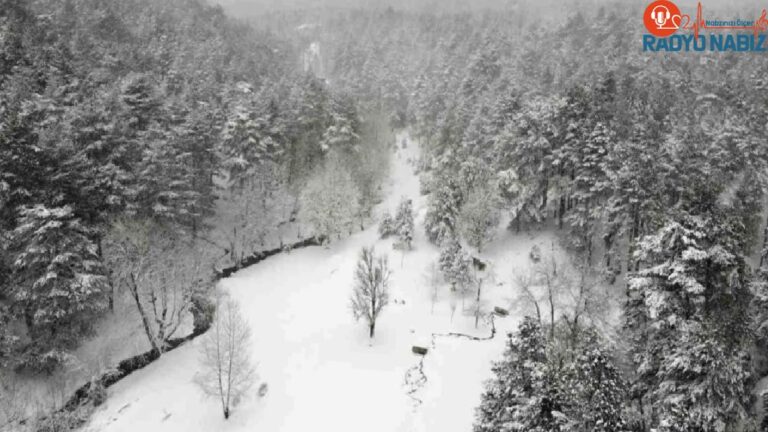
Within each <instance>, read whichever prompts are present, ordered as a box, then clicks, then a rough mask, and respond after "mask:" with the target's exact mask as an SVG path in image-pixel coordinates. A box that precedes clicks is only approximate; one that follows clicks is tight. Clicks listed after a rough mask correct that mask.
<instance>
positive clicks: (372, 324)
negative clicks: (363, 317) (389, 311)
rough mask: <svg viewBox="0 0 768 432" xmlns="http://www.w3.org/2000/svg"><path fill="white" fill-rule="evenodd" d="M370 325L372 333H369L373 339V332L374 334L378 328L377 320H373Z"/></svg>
mask: <svg viewBox="0 0 768 432" xmlns="http://www.w3.org/2000/svg"><path fill="white" fill-rule="evenodd" d="M368 327H369V329H370V334H369V337H370V338H371V339H373V334H374V332H375V330H376V322H375V321H373V322H371V324H370V325H369V326H368Z"/></svg>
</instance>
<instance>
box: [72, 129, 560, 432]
mask: <svg viewBox="0 0 768 432" xmlns="http://www.w3.org/2000/svg"><path fill="white" fill-rule="evenodd" d="M404 138H405V139H407V140H409V145H408V146H407V148H406V149H399V150H398V152H397V154H396V155H395V156H394V157H393V158H392V172H391V180H390V184H388V185H387V187H388V196H387V199H386V200H385V201H384V203H382V205H381V206H380V207H379V209H378V211H379V213H380V212H381V211H383V210H384V209H389V210H390V211H394V210H395V208H396V206H397V203H398V202H399V200H400V197H401V196H407V197H409V198H411V199H413V201H414V208H415V212H416V224H417V233H416V238H415V241H414V244H415V247H414V250H413V251H410V252H406V253H405V254H404V255H403V254H402V253H401V252H399V251H395V250H393V249H392V244H391V241H390V240H387V241H380V240H378V238H377V235H376V227H375V226H372V227H370V228H368V229H367V230H365V231H363V232H359V233H356V234H355V235H353V236H351V237H350V238H348V239H346V240H343V241H341V242H338V243H336V244H334V245H332V246H331V247H330V248H329V249H326V248H322V247H312V248H306V249H301V250H296V251H292V252H290V253H287V254H282V255H279V256H275V257H272V258H269V259H268V260H266V261H264V262H262V263H260V264H257V265H255V266H253V267H251V268H248V269H244V270H242V271H240V272H238V273H236V274H235V275H234V276H233V277H231V278H228V279H226V280H223V281H221V284H222V287H223V289H225V290H226V291H228V292H229V293H230V295H231V296H232V297H233V298H235V299H236V300H237V301H238V302H239V303H240V305H241V306H242V309H243V312H244V314H245V315H246V316H247V318H248V320H249V323H250V325H251V327H252V329H253V337H254V353H253V354H254V358H255V359H256V360H257V361H258V362H259V364H258V371H259V375H260V380H261V381H262V382H266V383H267V384H268V385H269V393H268V394H267V395H266V396H265V397H264V398H259V397H257V396H256V395H255V393H256V391H255V389H254V391H253V393H254V394H253V395H252V396H251V397H249V398H247V399H246V400H244V401H243V402H242V403H241V404H240V405H239V406H238V407H236V408H235V412H234V415H233V416H232V417H231V418H230V419H229V420H228V421H224V420H223V418H222V416H221V412H220V407H219V406H218V405H217V401H216V400H215V399H211V398H205V397H204V396H203V395H202V394H201V392H200V391H199V390H198V388H197V387H196V386H195V385H194V383H193V381H192V380H193V377H194V375H195V372H196V371H197V370H198V349H199V343H200V342H199V340H198V341H194V342H192V343H190V344H188V345H187V346H184V347H181V348H179V349H177V350H175V351H173V352H170V353H168V354H167V355H165V356H164V357H163V358H162V359H160V360H159V361H157V362H155V363H154V364H152V365H150V366H148V367H147V368H145V369H143V370H141V371H138V372H136V373H134V374H132V375H131V376H129V377H128V378H126V379H124V380H123V381H121V382H119V383H118V384H116V385H115V386H113V387H111V388H110V389H109V399H108V400H107V402H106V403H105V404H104V406H102V407H101V408H99V409H98V411H97V412H96V414H95V415H94V417H93V419H92V421H91V422H90V424H89V425H88V427H87V429H88V430H92V431H109V432H118V431H126V432H127V431H169V432H171V431H173V432H175V431H178V432H182V431H183V432H190V431H204V432H210V431H268V432H274V431H285V432H306V431H337V432H346V431H349V432H353V431H361V430H364V431H366V432H378V431H381V432H393V431H435V432H453V431H456V432H460V431H461V432H468V431H470V430H471V425H472V420H473V416H474V407H475V406H476V405H477V404H478V402H479V400H480V399H479V398H480V394H481V391H482V383H483V381H484V380H485V379H486V378H487V377H488V376H489V374H490V369H489V368H490V362H491V361H492V360H494V359H496V358H498V356H499V354H500V353H501V351H502V350H503V346H504V339H505V336H504V335H505V333H506V331H508V330H511V329H512V328H513V327H514V325H515V323H516V322H517V321H518V319H519V315H518V314H513V315H514V316H510V317H507V318H500V319H497V320H496V326H497V329H498V333H497V335H496V337H495V338H493V339H492V340H489V341H472V340H469V339H466V338H455V337H438V338H435V339H434V341H435V345H434V346H431V341H432V339H433V338H432V334H433V333H448V332H461V333H467V334H473V335H477V336H480V337H484V336H487V335H488V334H489V333H490V327H489V326H488V325H487V323H482V322H481V324H480V325H479V327H478V328H475V325H474V324H475V320H474V317H473V316H470V315H469V314H463V313H462V302H461V300H460V299H457V298H456V297H455V296H452V295H450V293H449V292H448V289H447V288H446V287H444V286H442V287H440V290H439V292H438V296H437V301H436V303H435V304H434V307H433V304H432V289H431V288H430V284H429V279H430V274H429V269H430V267H431V266H432V265H433V264H434V263H435V262H436V259H437V254H438V250H437V249H436V248H435V247H434V246H432V245H430V244H428V242H427V241H426V239H425V238H424V235H423V228H422V225H421V224H422V222H423V217H424V214H425V210H426V202H425V199H424V197H421V196H419V181H418V177H417V176H416V175H415V174H414V170H413V166H412V163H411V162H409V161H414V160H416V158H417V156H418V147H417V146H416V145H415V143H413V142H410V139H409V138H408V137H407V135H401V136H399V137H398V147H400V145H399V144H400V143H401V140H402V139H404ZM550 241H551V238H550V237H549V236H548V235H539V236H537V237H536V239H535V240H534V239H532V238H530V237H529V236H511V235H510V234H508V233H506V232H503V231H502V233H501V234H500V238H499V239H498V240H497V241H496V242H494V243H493V244H492V245H490V247H489V248H488V252H487V253H486V254H485V256H486V257H487V258H489V259H491V260H492V261H493V262H494V263H496V269H495V277H493V278H492V277H490V276H489V280H488V281H487V282H486V289H485V293H484V297H485V299H486V301H485V303H486V304H485V307H486V308H490V309H492V307H493V305H497V304H498V305H509V304H510V301H511V300H512V299H513V298H514V292H513V290H512V289H511V288H510V284H509V280H510V278H511V272H512V269H513V268H515V267H520V268H522V267H524V266H526V265H527V254H528V251H529V250H530V248H531V246H532V245H533V244H534V242H535V243H539V244H549V242H550ZM369 245H375V246H376V249H377V252H379V253H388V254H389V258H390V265H391V267H392V268H393V270H394V275H393V279H392V291H393V296H392V297H393V299H394V301H393V302H392V303H391V304H390V305H389V307H387V308H386V309H385V310H384V312H383V315H382V317H381V319H380V322H379V323H378V324H377V327H376V338H375V339H374V340H373V341H370V340H369V339H368V336H367V329H366V327H365V325H364V324H363V323H356V322H355V321H354V320H353V319H352V315H351V313H350V311H349V294H350V291H351V287H352V274H353V269H354V265H355V262H356V259H357V256H358V253H359V250H360V248H361V247H363V246H369ZM490 279H492V280H490ZM470 303H471V300H470V299H469V298H467V300H466V304H467V309H469V304H470ZM413 344H421V345H425V346H429V348H430V352H429V353H428V354H427V356H426V357H425V358H424V364H423V371H424V374H425V375H426V382H424V383H423V385H422V386H420V387H418V388H413V387H412V386H411V385H409V384H408V383H406V379H405V377H406V372H407V371H408V370H409V369H410V368H412V367H413V366H414V365H418V362H419V361H420V358H419V357H418V356H416V355H414V354H413V353H411V345H413ZM409 390H413V391H412V395H410V396H409V394H408V393H409ZM417 401H420V402H417Z"/></svg>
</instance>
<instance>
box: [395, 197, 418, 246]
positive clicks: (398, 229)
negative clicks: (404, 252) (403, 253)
mask: <svg viewBox="0 0 768 432" xmlns="http://www.w3.org/2000/svg"><path fill="white" fill-rule="evenodd" d="M394 231H395V233H397V239H398V241H399V242H400V244H401V245H403V246H404V247H405V248H406V249H410V248H411V243H412V242H413V232H414V226H413V202H412V201H411V200H410V199H408V198H405V197H403V198H401V199H400V204H399V205H398V206H397V213H396V214H395V220H394Z"/></svg>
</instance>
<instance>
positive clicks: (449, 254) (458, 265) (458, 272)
mask: <svg viewBox="0 0 768 432" xmlns="http://www.w3.org/2000/svg"><path fill="white" fill-rule="evenodd" d="M438 261H439V265H440V271H441V272H442V273H443V277H444V278H445V280H446V281H447V282H448V283H450V284H451V290H456V289H457V288H459V289H461V290H462V291H463V290H464V289H466V288H468V287H469V285H470V284H471V283H472V279H473V276H472V257H470V256H469V254H468V253H466V252H465V251H464V249H463V248H462V247H461V243H459V241H458V240H457V239H455V238H450V239H448V240H446V241H445V243H443V246H442V248H441V249H440V257H439V259H438Z"/></svg>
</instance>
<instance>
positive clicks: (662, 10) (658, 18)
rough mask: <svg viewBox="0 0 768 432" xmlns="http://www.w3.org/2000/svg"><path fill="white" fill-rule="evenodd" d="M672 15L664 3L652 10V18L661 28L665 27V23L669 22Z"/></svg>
mask: <svg viewBox="0 0 768 432" xmlns="http://www.w3.org/2000/svg"><path fill="white" fill-rule="evenodd" d="M671 15H672V14H671V13H670V12H669V9H667V7H666V6H662V5H659V6H656V7H655V8H653V11H651V18H652V19H653V20H654V21H655V22H656V26H658V27H659V28H663V27H664V24H666V23H667V20H668V19H669V18H670V16H671Z"/></svg>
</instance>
